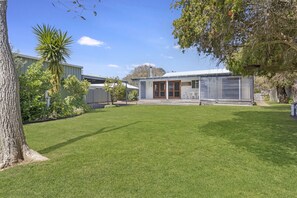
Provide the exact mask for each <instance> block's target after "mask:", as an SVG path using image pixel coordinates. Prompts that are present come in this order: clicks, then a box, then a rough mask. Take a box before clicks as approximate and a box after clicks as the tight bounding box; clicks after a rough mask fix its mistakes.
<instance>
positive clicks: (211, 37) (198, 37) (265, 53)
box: [173, 0, 297, 76]
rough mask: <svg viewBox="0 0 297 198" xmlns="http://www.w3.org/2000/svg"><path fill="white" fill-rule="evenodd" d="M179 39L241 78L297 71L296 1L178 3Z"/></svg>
mask: <svg viewBox="0 0 297 198" xmlns="http://www.w3.org/2000/svg"><path fill="white" fill-rule="evenodd" d="M173 6H174V8H176V9H181V17H180V18H178V19H176V20H175V21H174V23H173V25H174V31H173V35H174V36H175V38H177V39H178V43H179V45H180V46H181V48H182V49H186V48H189V47H195V48H196V49H197V51H198V52H199V53H205V54H207V55H211V56H213V57H214V58H216V59H218V60H219V61H220V62H223V63H225V64H226V66H227V67H228V68H229V69H230V70H232V71H233V72H235V73H243V74H255V73H257V74H263V75H270V76H272V75H274V74H275V73H277V72H283V71H296V70H297V59H296V57H297V38H296V36H297V1H296V0H265V1H264V0H261V1H259V0H249V1H247V0H209V1H204V0H177V1H175V2H174V4H173Z"/></svg>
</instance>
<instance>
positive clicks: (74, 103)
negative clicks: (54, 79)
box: [63, 75, 90, 111]
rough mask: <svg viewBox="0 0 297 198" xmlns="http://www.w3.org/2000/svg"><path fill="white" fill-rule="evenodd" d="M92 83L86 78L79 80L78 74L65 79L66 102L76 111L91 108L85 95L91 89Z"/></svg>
mask: <svg viewBox="0 0 297 198" xmlns="http://www.w3.org/2000/svg"><path fill="white" fill-rule="evenodd" d="M89 86H90V83H89V82H88V81H86V80H83V81H79V80H78V79H77V78H76V76H73V75H72V76H68V77H67V78H66V79H65V80H64V85H63V87H64V90H65V91H66V93H67V97H66V98H65V102H66V104H67V105H69V106H71V107H72V108H73V110H74V111H77V110H76V109H83V110H84V111H88V110H90V108H89V106H87V104H86V103H85V99H84V97H85V95H87V93H88V91H89Z"/></svg>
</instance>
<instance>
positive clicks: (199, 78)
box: [134, 69, 254, 105]
mask: <svg viewBox="0 0 297 198" xmlns="http://www.w3.org/2000/svg"><path fill="white" fill-rule="evenodd" d="M134 80H136V81H138V82H139V94H140V96H139V99H140V101H142V100H143V101H145V100H157V101H164V100H166V101H170V100H175V102H186V101H188V102H197V103H199V104H215V103H222V104H247V105H252V104H253V96H254V91H253V90H254V86H253V85H254V79H253V77H244V76H238V75H233V74H232V73H231V72H230V71H229V70H226V69H210V70H198V71H187V72H171V73H166V74H165V75H163V76H160V77H153V76H150V77H146V78H137V79H134Z"/></svg>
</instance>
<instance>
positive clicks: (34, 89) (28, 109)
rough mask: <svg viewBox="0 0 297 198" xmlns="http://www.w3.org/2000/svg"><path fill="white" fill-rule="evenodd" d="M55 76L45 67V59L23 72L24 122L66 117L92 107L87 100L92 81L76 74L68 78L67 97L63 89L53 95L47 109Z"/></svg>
mask: <svg viewBox="0 0 297 198" xmlns="http://www.w3.org/2000/svg"><path fill="white" fill-rule="evenodd" d="M51 78H52V75H51V72H50V71H49V70H44V69H43V68H42V62H41V61H40V62H37V63H35V64H32V65H31V66H30V67H29V68H28V70H27V71H26V72H25V73H24V74H22V75H20V101H21V111H22V119H23V121H25V122H32V121H38V120H46V119H56V118H64V117H69V116H74V115H80V114H82V113H84V112H86V111H89V110H90V107H89V106H87V105H86V104H85V102H84V95H86V94H87V92H88V87H89V82H87V81H82V82H81V81H79V80H78V79H77V78H76V77H75V76H69V77H68V78H66V79H65V81H64V89H65V91H66V93H67V96H66V98H63V97H62V96H61V93H60V92H59V93H52V94H50V106H49V108H47V106H46V100H45V92H46V91H48V90H49V89H51V88H52V85H51V83H50V81H51Z"/></svg>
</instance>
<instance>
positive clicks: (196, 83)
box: [192, 80, 199, 89]
mask: <svg viewBox="0 0 297 198" xmlns="http://www.w3.org/2000/svg"><path fill="white" fill-rule="evenodd" d="M192 88H193V89H199V80H192Z"/></svg>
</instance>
